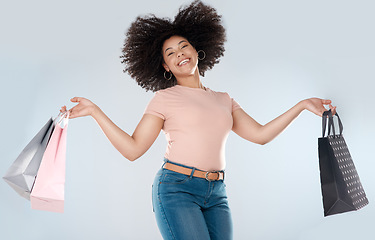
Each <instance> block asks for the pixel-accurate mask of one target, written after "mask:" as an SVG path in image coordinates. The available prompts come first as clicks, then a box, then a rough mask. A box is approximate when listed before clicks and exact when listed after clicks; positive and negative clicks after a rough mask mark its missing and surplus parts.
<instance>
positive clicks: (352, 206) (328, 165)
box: [318, 110, 368, 216]
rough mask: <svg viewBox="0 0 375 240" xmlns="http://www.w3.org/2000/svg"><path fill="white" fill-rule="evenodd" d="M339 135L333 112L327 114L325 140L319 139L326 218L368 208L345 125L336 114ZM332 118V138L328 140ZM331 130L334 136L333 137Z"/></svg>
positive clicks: (325, 115)
mask: <svg viewBox="0 0 375 240" xmlns="http://www.w3.org/2000/svg"><path fill="white" fill-rule="evenodd" d="M335 115H336V116H337V120H338V124H339V130H340V133H339V134H337V135H336V134H335V127H334V123H333V116H332V112H331V110H329V111H326V112H324V114H323V136H322V137H321V138H319V139H318V145H319V167H320V182H321V188H322V196H323V207H324V216H328V215H333V214H338V213H344V212H349V211H355V210H358V209H360V208H362V207H364V206H366V205H367V204H368V199H367V197H366V194H365V191H364V189H363V187H362V184H361V181H360V180H359V176H358V173H357V170H356V168H355V166H354V163H353V160H352V157H351V155H350V153H349V149H348V147H347V145H346V143H345V140H344V137H343V136H342V131H343V125H342V122H341V120H340V117H339V115H338V114H337V113H336V114H335ZM327 118H328V134H327V136H325V132H326V126H327ZM331 129H332V131H333V135H331Z"/></svg>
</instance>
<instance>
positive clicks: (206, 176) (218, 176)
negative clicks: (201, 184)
mask: <svg viewBox="0 0 375 240" xmlns="http://www.w3.org/2000/svg"><path fill="white" fill-rule="evenodd" d="M210 173H216V174H217V178H216V179H212V180H211V179H208V174H210ZM205 178H206V180H207V181H209V182H212V181H217V180H219V178H220V172H219V171H211V172H206V175H205Z"/></svg>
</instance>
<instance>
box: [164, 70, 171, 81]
mask: <svg viewBox="0 0 375 240" xmlns="http://www.w3.org/2000/svg"><path fill="white" fill-rule="evenodd" d="M166 73H167V71H164V79H165V80H168V81H169V80H171V79H172V76H173V74H172V73H171V72H168V73H169V78H167V76H166Z"/></svg>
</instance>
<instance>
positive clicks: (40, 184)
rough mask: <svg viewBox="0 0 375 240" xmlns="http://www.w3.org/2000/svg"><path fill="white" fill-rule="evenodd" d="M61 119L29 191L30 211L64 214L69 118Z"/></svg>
mask: <svg viewBox="0 0 375 240" xmlns="http://www.w3.org/2000/svg"><path fill="white" fill-rule="evenodd" d="M62 118H63V120H62V125H63V127H62V126H60V124H59V123H58V124H56V126H55V129H54V131H53V133H52V136H51V139H50V141H49V143H48V145H47V148H46V151H45V152H44V155H43V158H42V162H41V164H40V167H39V171H38V173H37V176H36V180H35V183H34V187H33V189H32V190H31V194H30V201H31V208H32V209H37V210H44V211H51V212H60V213H63V212H64V187H65V155H66V134H67V130H68V119H69V116H67V117H65V116H62Z"/></svg>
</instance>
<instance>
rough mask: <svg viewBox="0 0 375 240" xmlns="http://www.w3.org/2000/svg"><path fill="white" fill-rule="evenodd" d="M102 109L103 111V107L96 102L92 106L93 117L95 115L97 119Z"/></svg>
mask: <svg viewBox="0 0 375 240" xmlns="http://www.w3.org/2000/svg"><path fill="white" fill-rule="evenodd" d="M100 111H101V109H100V108H99V107H98V106H97V105H95V104H94V105H93V106H92V107H91V111H90V115H91V117H93V118H94V119H96V118H97V116H98V115H99V114H100Z"/></svg>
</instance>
